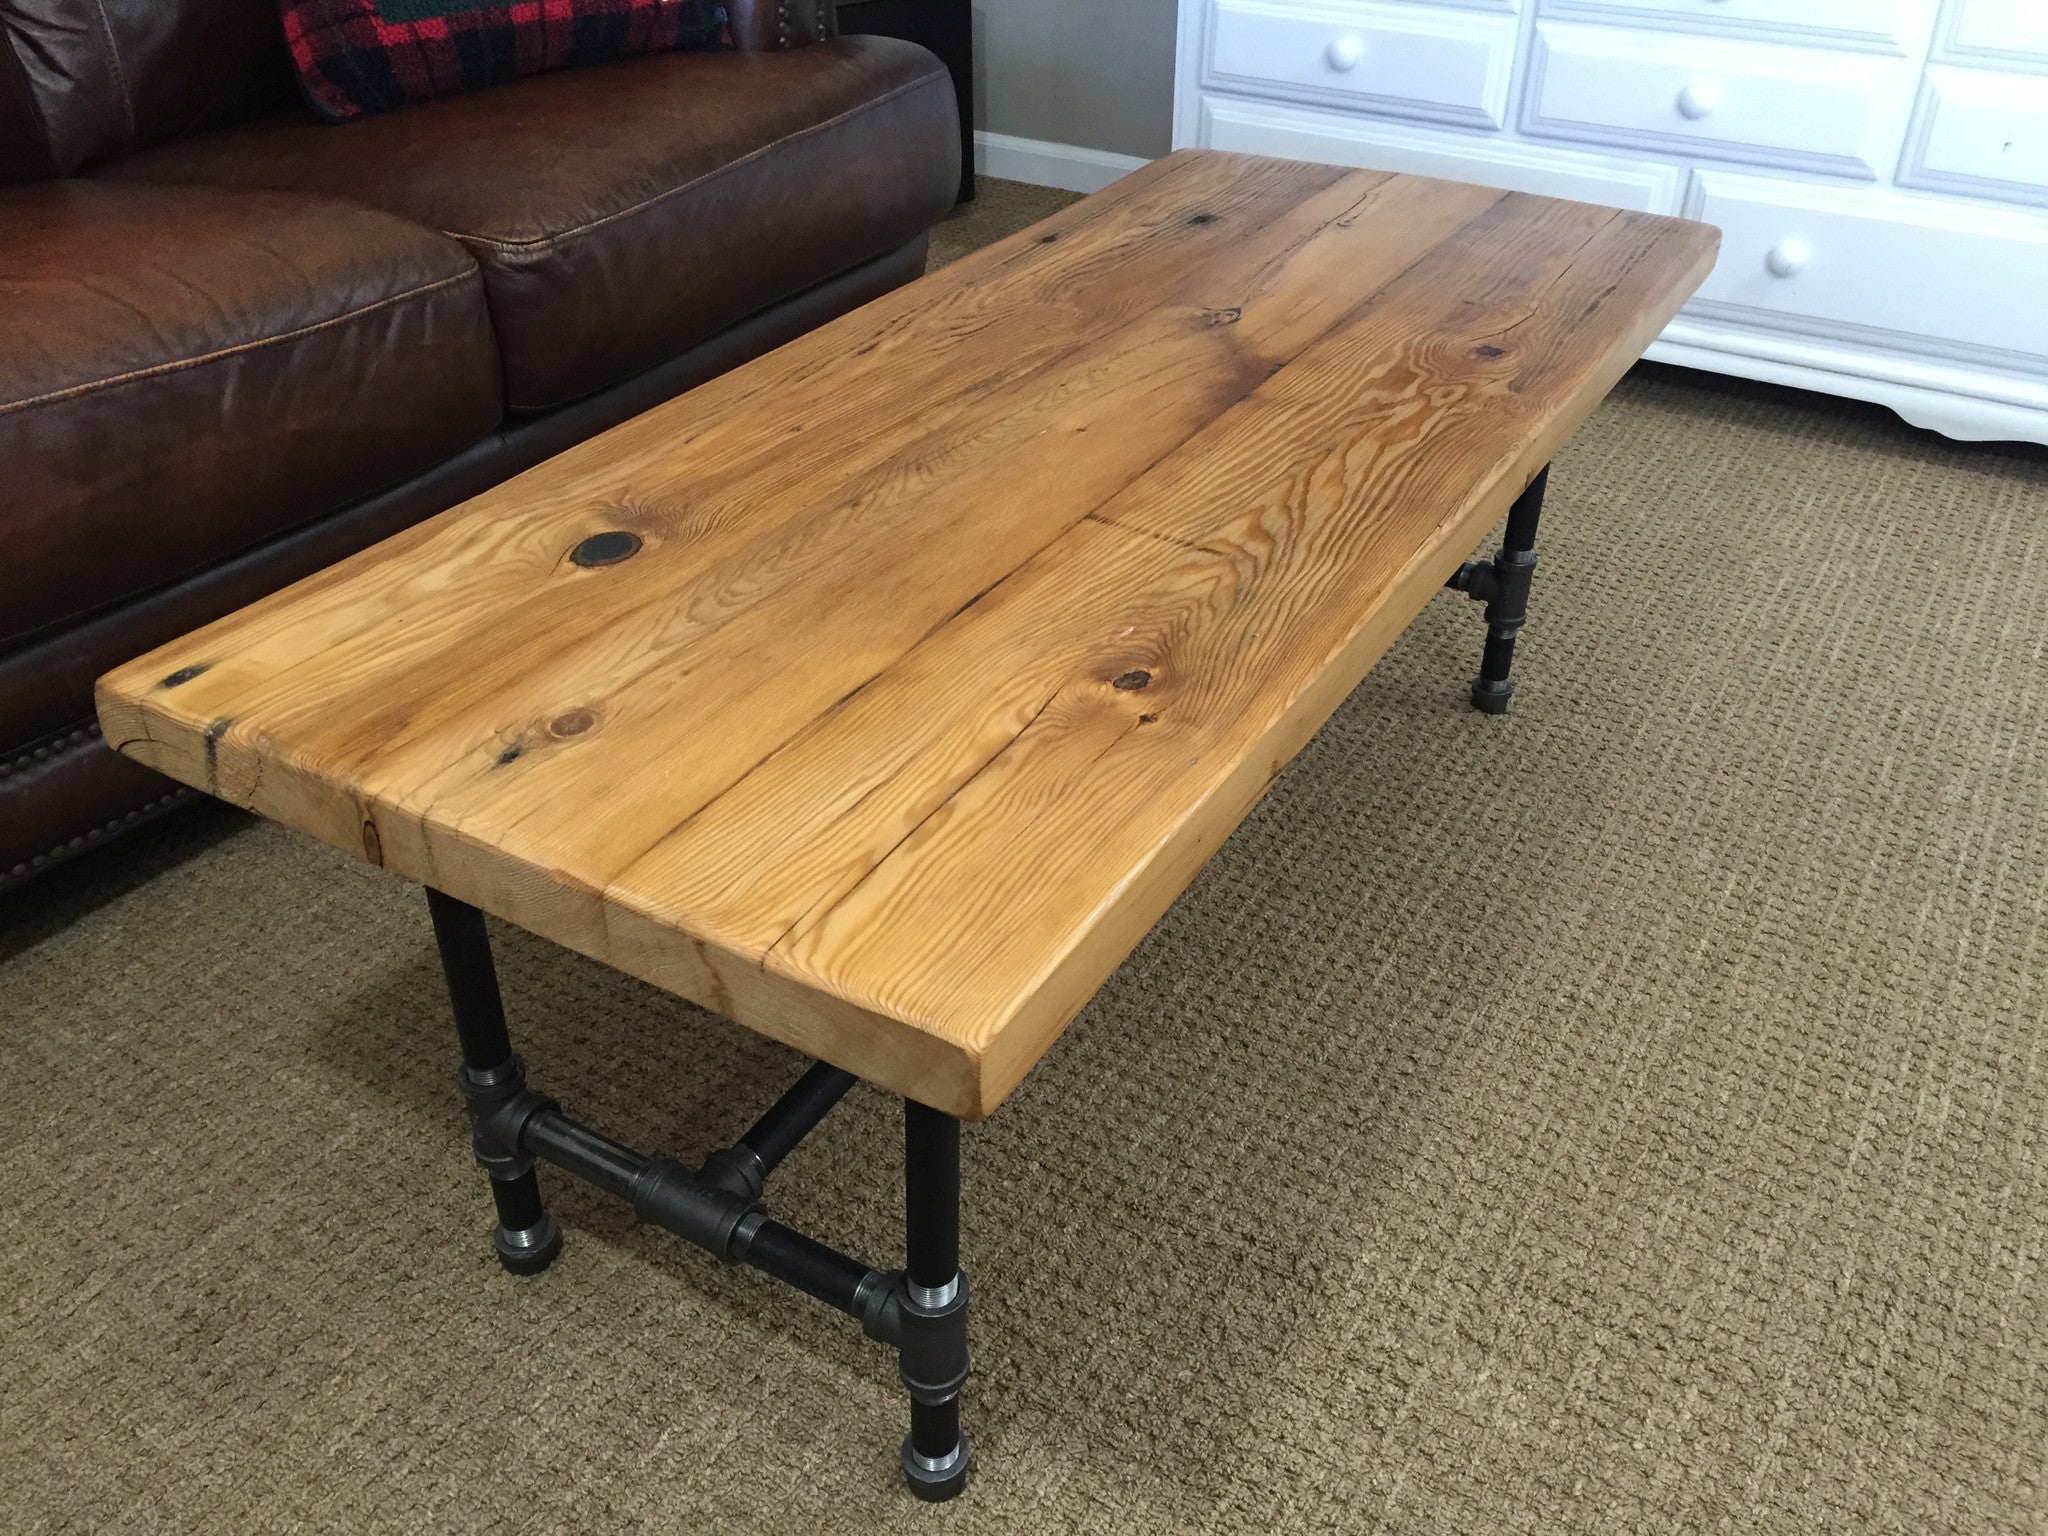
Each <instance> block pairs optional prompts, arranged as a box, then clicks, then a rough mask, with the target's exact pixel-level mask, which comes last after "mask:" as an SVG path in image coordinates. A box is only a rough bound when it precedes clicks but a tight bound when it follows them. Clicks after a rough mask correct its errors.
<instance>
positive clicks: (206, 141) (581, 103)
mask: <svg viewBox="0 0 2048 1536" xmlns="http://www.w3.org/2000/svg"><path fill="white" fill-rule="evenodd" d="M728 10H729V13H730V15H731V19H732V28H733V36H734V42H735V45H736V51H734V52H725V53H715V54H712V53H690V54H669V55H662V56H658V57H651V58H643V59H637V60H633V61H630V62H625V63H619V64H612V65H606V66H602V67H599V68H594V69H586V70H576V71H568V72H564V73H560V74H553V75H541V76H535V77H532V78H529V79H526V80H521V81H519V82H517V83H514V84H510V85H504V86H499V87H497V88H495V89H493V90H488V91H482V92H478V93H476V94H474V95H470V96H461V97H454V98H451V99H448V100H444V101H438V102H434V103H432V104H430V105H426V106H420V107H414V108H410V109H408V110H405V111H401V112H395V113H391V114H389V115H386V116H382V117H372V118H367V119H364V120H361V121H359V122H355V123H351V124H348V125H345V126H341V127H333V126H329V125H326V124H323V123H319V122H317V121H315V120H314V119H313V118H312V116H311V115H310V114H309V113H307V112H306V111H305V110H304V109H303V108H301V107H300V106H299V105H298V98H297V92H296V86H295V83H294V81H293V79H292V77H291V73H290V64H289V62H288V61H287V59H286V57H285V54H284V49H283V43H282V41H281V29H280V26H279V22H278V16H277V6H276V0H0V888H4V887H6V886H7V885H10V884H13V883H17V882H19V881H21V880H23V879H26V878H28V877H30V876H32V875H34V874H36V873H38V872H40V871H41V870H44V869H46V868H48V867H50V866H51V865H53V864H56V863H59V862H61V861H62V860H64V859H66V858H68V857H70V856H72V855H75V854H77V853H79V852H81V851H83V850H84V849H86V848H89V847H91V846H93V845H94V844H96V843H98V842H101V841H103V840H104V839H106V838H108V837H110V836H113V835H114V834H116V833H118V832H120V831H122V830H123V829H125V828H128V827H132V826H134V825H137V824H139V823H140V822H143V821H145V820H147V819H149V818H151V817H153V816H156V815H159V814H161V813H162V812H164V811H166V810H168V809H170V808H171V807H172V806H174V805H176V804H177V803H178V802H179V801H180V800H182V799H184V798H186V797H187V796H188V795H189V794H190V791H187V790H183V789H180V788H178V787H177V786H175V785H173V784H171V783H170V781H169V780H166V779H162V778H159V777H157V776H156V775H155V774H152V773H150V772H148V771H147V770H144V769H142V768H139V767H137V766H135V765H134V764H132V763H129V762H128V761H126V760H125V759H123V758H120V757H117V756H116V755H115V754H114V753H112V752H111V751H109V750H108V749H107V748H106V746H105V745H104V744H103V743H102V742H101V741H100V739H99V736H98V731H97V727H96V726H95V725H94V723H93V711H92V680H93V678H94V677H96V676H97V675H98V674H99V673H101V672H103V671H105V670H106V669H107V668H108V667H109V666H111V665H113V664H114V663H116V662H119V661H122V660H124V659H126V658H128V657H131V656H134V655H136V654H137V653H139V652H141V651H143V650H145V649H148V648H149V647H151V646H154V645H156V644H158V643H160V642H162V641H164V640H167V639H171V638H173V637H175V636H176V635H178V634H180V633H182V632H184V631H185V630H188V629H190V628H192V627H194V626H195V625H198V624H200V623H203V622H204V621H206V620H208V619H210V618H213V617H215V616H217V615H219V614H221V613H225V612H228V611H229V610H231V609H233V608H236V607H238V606H240V605H242V604H244V603H246V602H249V601H250V600H252V599H254V598H256V597H258V596H260V595H261V594H263V593H265V592H268V591H271V590H273V589H275V588H277V587H280V586H282V585H284V584H285V583H287V582H290V581H294V580H296V579H298V578H299V577H301V576H304V575H306V574H308V573H309V572H312V571H314V570H317V569H319V568H320V567H321V566H323V565H326V564H329V563H331V562H333V561H334V560H336V559H339V558H340V557H342V556H343V555H346V554H349V553H351V552H352V551H354V550H357V549H360V548H362V547H363V546H365V545H367V544H370V543H373V542H375V541H376V540H378V539H380V538H383V537H385V536H387V535H389V534H391V533H393V532H395V531H397V530H398V529H400V528H403V527H405V526H406V525H407V524H410V523H413V522H416V521H418V520H419V519H421V518H423V517H426V516H429V515H431V514H432V513H435V512H438V511H440V510H441V509H443V508H444V507H447V506H450V505H452V504H453V503H455V502H457V501H460V500H463V499H464V498H466V497H469V496H471V495H474V494H475V493H476V492H478V491H480V490H482V489H484V488H485V487H487V486H489V485H491V484H493V483H495V482H496V481H499V480H502V479H504V478H506V477H507V476H509V475H512V474H515V473H517V472H518V471H519V470H521V469H524V468H526V467H527V466H529V465H531V464H534V463H536V462H538V461H539V460H541V459H543V458H546V457H548V456H549V455H552V454H554V453H557V452H559V451H560V450H561V449H563V448H565V447H567V446H568V445H569V444H571V443H573V442H575V441H577V440H579V439H581V438H584V437H587V436H589V435H590V434H591V433H593V432H597V431H600V430H602V429H604V428H606V427H608V426H611V425H612V424H614V423H616V422H619V421H622V420H624V419H625V418H627V417H629V416H632V415H635V414H637V413H638V412H640V411H642V410H645V409H646V408H647V407H649V406H651V405H654V404H656V403H658V402H659V401H662V400H664V399H667V398H668V397H669V396H671V395H674V394H676V393H678V392H680V391H682V390H685V389H688V388H689V387H690V386H692V385H693V384H696V383H698V382H700V381H702V380H704V379H706V378H709V377H710V376H712V375H714V374H717V373H719V372H721V371H723V370H725V369H727V368H731V367H733V366H735V365H736V364H738V363H741V362H744V361H745V360H746V359H748V358H750V357H753V356H755V355H756V354H758V353H760V352H763V351H766V350H767V349H769V348H771V347H774V346H776V345H778V344H780V343H781V342H783V341H785V340H787V339H789V338H790V337H792V336H795V335H797V334H799V333H801V332H802V331H805V330H807V329H809V328H811V327H812V326H815V325H818V324H819V323H821V322H822V321H824V320H827V319H829V318H831V317H832V316H834V315H836V314H839V313H840V312H842V311H844V310H847V309H850V308H852V307H854V306H855V305H857V304H860V303H863V302H865V301H866V300H867V299H869V298H872V297H874V296H875V295H877V294H879V293H882V292H884V291H886V290H888V289H890V288H893V287H895V286H897V285H898V284H900V283H903V282H906V281H908V280H909V279H911V278H913V277H915V276H917V275H918V274H919V273H920V272H921V271H923V268H924V254H925V232H926V231H927V230H928V229H929V227H930V226H931V225H932V224H933V223H935V222H936V221H937V220H938V219H939V218H940V217H941V216H942V215H943V214H944V213H945V212H946V211H947V210H948V209H949V208H950V207H951V205H952V203H953V199H954V194H955V191H956V189H957V187H958V184H959V177H960V164H959V156H960V150H959V142H960V141H959V137H958V125H957V117H956V112H955V107H954V95H953V87H952V84H951V82H950V81H949V80H948V78H947V75H946V72H945V70H944V69H943V68H942V67H941V66H940V64H939V62H938V61H937V60H936V59H934V58H933V57H932V56H931V55H930V54H928V53H926V52H924V51H923V50H922V49H919V48H915V47H913V46H911V45H909V44H907V43H901V42H894V41H891V40H888V39H884V38H872V37H859V38H855V37H836V36H833V35H832V33H833V31H834V26H833V22H832V5H831V3H830V0H780V3H777V0H730V3H729V4H728Z"/></svg>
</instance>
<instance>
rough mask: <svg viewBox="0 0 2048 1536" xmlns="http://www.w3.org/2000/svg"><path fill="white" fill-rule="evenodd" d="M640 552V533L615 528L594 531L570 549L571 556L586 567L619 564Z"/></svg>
mask: <svg viewBox="0 0 2048 1536" xmlns="http://www.w3.org/2000/svg"><path fill="white" fill-rule="evenodd" d="M638 553H640V535H639V534H637V533H627V532H626V531H625V530H624V529H622V528H614V529H612V530H611V531H610V532H608V533H593V534H592V535H591V536H590V537H589V538H587V539H585V540H584V541H583V542H582V543H581V544H578V545H577V546H576V547H575V548H574V549H572V550H570V551H569V558H570V560H571V561H573V562H574V563H575V564H577V565H580V566H583V567H585V568H586V569H589V568H592V567H595V566H600V565H617V564H618V563H619V562H620V561H621V560H630V559H631V558H632V557H633V556H634V555H637V554H638Z"/></svg>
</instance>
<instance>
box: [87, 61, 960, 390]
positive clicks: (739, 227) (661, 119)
mask: <svg viewBox="0 0 2048 1536" xmlns="http://www.w3.org/2000/svg"><path fill="white" fill-rule="evenodd" d="M99 174H100V175H102V176H104V177H118V178H121V179H124V180H146V181H155V182H181V183H207V184H213V185H221V186H236V187H281V188H288V189H292V190H296V191H303V192H317V193H322V194H328V195H332V196H337V197H344V198H350V199H354V200H356V201H358V202H362V203H367V204H369V205H371V206H373V207H377V208H381V209H384V210H386V211H388V212H391V213H395V214H399V215H401V216H403V217H405V218H409V219H414V220H417V221H418V222H420V223H421V224H424V225H427V226H429V227H431V228H434V229H437V230H442V231H445V232H447V233H448V234H450V235H452V236H454V237H455V238H456V239H458V240H460V241H462V242H463V244H465V245H466V246H468V247H469V249H470V252H471V253H472V254H473V255H474V257H475V258H476V261H477V263H478V264H479V265H480V266H481V267H482V268H483V271H484V279H485V282H486V284H487V286H488V291H489V294H490V308H491V319H492V322H493V324H494V325H495V326H496V328H497V335H498V344H499V349H500V352H501V353H502V355H503V359H504V368H505V390H506V400H507V403H508V405H509V406H510V407H511V408H512V409H514V410H517V411H542V410H549V409H552V408H554V407H556V406H559V405H563V404H566V403H567V402H569V401H572V400H575V399H579V398H581V397H583V396H585V395H589V394H593V393H595V392H596V391H598V390H600V389H604V388H606V387H608V386H610V385H613V384H616V383H618V382H620V381H622V380H624V379H627V378H630V377H632V376H633V375H634V374H637V373H640V372H642V371H643V370H645V369H647V368H651V367H653V366H655V365H656V364H658V363H660V362H662V361H664V360H666V359H667V358H669V357H672V356H674V355H675V354H676V353H678V352H681V351H683V350H684V349H686V348H688V347H689V346H691V345H693V344H695V343H697V342H699V341H702V340H704V339H705V338H706V337H709V336H711V335H713V334H715V333H716V332H718V331H720V330H723V329H724V328H725V327H726V326H728V325H731V324H732V323H733V322H735V321H737V320H740V319H742V318H744V317H745V316H747V315H749V314H752V313H754V312H755V311H757V310H760V309H763V308H765V307H767V306H768V305H770V304H773V303H775V302H777V301H778V300H781V299H784V298H787V297H789V296H790V295H792V294H795V293H799V292H801V291H802V290H804V289H806V288H809V287H811V286H813V285H814V284H817V283H819V282H823V281H824V280H826V279H828V278H831V277H834V276H837V275H838V274H839V273H842V272H846V271H849V270H851V269H852V268H854V267H856V266H859V265H860V264H861V263H863V262H865V261H868V260H871V259H872V258H874V257H876V256H878V255H880V254H882V253H883V252H884V251H888V250H893V249H895V248H896V247H898V246H901V245H903V244H904V243H905V242H906V241H909V240H911V239H914V238H915V237H916V236H917V235H918V234H920V233H921V232H923V231H924V230H925V229H926V228H928V227H929V226H930V225H932V224H933V223H935V222H937V221H938V219H939V218H941V217H942V216H943V215H944V214H945V213H946V212H947V211H948V210H949V209H950V208H951V206H952V202H953V198H954V195H955V192H956V191H957V188H958V184H959V140H958V127H957V116H956V108H955V106H954V96H953V88H952V84H951V81H950V80H949V79H948V77H947V75H946V72H945V70H944V68H943V67H942V66H941V65H940V64H939V62H938V60H936V59H935V58H933V57H932V56H931V55H930V54H929V53H927V52H925V51H924V50H923V49H921V48H917V47H915V46H913V45H911V44H908V43H903V42H898V41H895V40H893V39H888V38H870V37H859V38H841V39H837V40H835V41H832V42H826V43H820V44H816V45H814V46H811V47H807V48H799V49H792V50H790V51H787V52H779V53H758V54H733V53H681V54H659V55H653V56H649V57H646V58H640V59H631V60H626V61H623V62H620V63H615V64H603V65H597V66H593V67H591V68H588V69H576V70H567V71H564V72H562V73H559V74H549V75H537V76H533V77H531V78H528V79H524V80H517V81H513V82H511V83H509V84H506V85H501V86H497V87H494V88H492V89H490V90H486V91H479V92H477V93H475V94H474V95H468V96H458V97H452V98H449V99H446V100H442V101H434V102H428V103H426V104H424V105H421V106H418V107H411V108H407V109H406V110H405V111H402V112H393V113H388V114H385V115H383V116H379V117H372V118H366V119H364V120H362V121H359V122H353V123H346V124H342V125H340V126H331V125H327V124H322V123H318V122H315V121H313V120H312V119H311V118H308V117H304V116H290V117H279V118H269V119H263V120H260V121H257V122H253V123H245V124H241V125H238V126H236V127H233V128H228V129H223V130H220V131H218V132H214V133H209V134H205V135H201V136H199V137H196V138H192V139H186V140H183V141H181V142H178V143H175V144H167V145H164V146H162V147H160V148H157V149H153V150H147V151H144V152H143V153H141V154H138V155H133V156H130V157H128V158H126V159H124V160H120V161H116V162H114V163H113V164H112V165H110V166H108V167H106V168H105V169H104V170H103V171H101V172H100V173H99Z"/></svg>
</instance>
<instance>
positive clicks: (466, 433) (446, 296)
mask: <svg viewBox="0 0 2048 1536" xmlns="http://www.w3.org/2000/svg"><path fill="white" fill-rule="evenodd" d="M502 415H503V409H502V400H501V395H500V387H499V369H498V359H497V353H496V348H495V344H494V341H493V338H492V335H491V330H490V323H489V317H488V315H487V313H486V310H485V305H484V295H483V283H482V276H481V274H480V273H479V272H478V271H477V268H476V264H475V263H474V262H473V261H471V260H470V258H469V255H468V253H467V252H466V251H465V250H464V249H463V248H462V247H461V246H460V245H458V244H456V243H455V242H454V241H452V240H449V239H447V238H445V237H444V236H441V235H438V234H436V233H434V232H433V231H431V230H427V229H422V228H420V227H418V226H417V225H413V224H408V223H406V222H405V221H403V220H400V219H395V218H392V217H390V216H389V215H387V214H382V213H377V212H373V211H372V210H370V209H367V208H362V207H358V206H355V205H353V204H349V203H344V202H338V201H335V200H332V199H326V198H312V197H306V196H302V195H296V194H282V193H259V192H233V191H222V190H216V189H210V188H196V189H171V188H162V187H148V186H124V185H104V184H98V183H93V182H76V181H72V182H44V183H29V184H24V185H20V186H15V187H10V188H7V189H5V190H4V191H0V464H5V465H7V466H8V478H9V481H10V483H9V485H8V490H7V495H6V496H5V497H4V498H0V538H4V540H5V549H6V558H5V559H0V644H5V643H6V642H8V641H10V640H18V639H20V638H21V637H22V636H24V635H27V634H31V633H34V632H36V631H39V630H44V629H47V628H49V627H51V626H53V625H56V624H59V623H61V622H64V621H68V620H72V619H76V618H78V617H80V616H82V615H84V614H87V613H91V612H93V611H95V610H97V609H101V608H104V607H106V606H108V605H110V604H112V603H116V602H119V601H121V600H123V599H125V598H129V597H132V596H134V595H136V594H138V593H140V592H143V591H146V590H149V589H151V588H154V587H158V586H161V585H163V584H165V583H167V582H171V581H175V580H177V579H178V578H180V577H182V576H184V575H186V574H188V573H190V572H192V571H195V570H199V569H202V568H204V567H206V566H208V565H211V564H213V563H215V562H217V561H219V560H222V559H225V558H227V557H229V556H231V555H233V554H235V553H237V552H239V551H241V550H244V549H247V548H249V547H251V546H253V545H255V544H258V543H261V542H263V541H264V540H266V539H269V538H272V537H274V536H276V535H277V534H278V533H280V532H282V531H285V530H287V529H290V528H292V527H295V526H297V525H300V524H304V523H309V522H313V521H315V520H317V519H319V518H321V517H323V516H326V515H327V514H328V513H330V512H332V511H334V510H336V509H337V508H340V507H343V506H346V505H348V504H349V503H351V502H354V501H359V500H361V499H362V498H363V497H365V496H368V495H372V494H374V493H375V492H377V491H380V490H382V489H384V488H385V487H387V486H391V485H395V484H397V483H399V482H401V481H404V480H406V479H409V478H410V477H412V476H413V475H416V474H418V473H420V472H421V471H422V470H425V469H427V468H429V467H431V466H432V465H434V464H436V463H438V462H439V461H440V460H442V459H444V458H446V457H448V456H449V455H450V454H453V453H455V452H458V451H459V450H461V449H462V448H464V447H466V446H467V445H468V444H470V443H472V442H475V441H477V440H478V439H480V438H482V437H484V436H486V435H487V434H488V433H489V432H490V431H491V430H492V428H493V427H495V426H496V425H497V423H498V421H499V420H500V419H501V417H502Z"/></svg>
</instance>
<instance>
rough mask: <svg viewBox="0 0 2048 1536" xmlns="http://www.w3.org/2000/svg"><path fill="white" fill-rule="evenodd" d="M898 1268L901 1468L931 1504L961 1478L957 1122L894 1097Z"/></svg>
mask: <svg viewBox="0 0 2048 1536" xmlns="http://www.w3.org/2000/svg"><path fill="white" fill-rule="evenodd" d="M903 1153H904V1159H903V1194H904V1232H905V1241H904V1250H905V1251H904V1258H905V1261H906V1262H905V1264H904V1270H903V1275H902V1277H901V1279H900V1281H899V1285H900V1287H901V1289H900V1291H899V1293H898V1295H897V1297H896V1298H895V1300H896V1303H897V1306H898V1307H899V1309H900V1312H901V1318H902V1338H901V1345H900V1348H901V1350H902V1370H903V1384H904V1386H905V1387H906V1388H908V1389H909V1392H910V1434H909V1436H908V1437H907V1438H906V1439H905V1440H904V1442H903V1475H904V1477H905V1478H906V1479H907V1480H908V1482H909V1484H910V1491H911V1492H912V1493H914V1494H916V1495H917V1496H918V1497H919V1498H921V1499H926V1500H929V1501H931V1502H933V1503H937V1502H939V1501H941V1500H944V1499H950V1498H953V1497H954V1496H956V1495H957V1494H958V1493H959V1492H960V1491H961V1490H962V1489H963V1488H965V1487H966V1486H967V1462H968V1450H967V1437H966V1436H965V1435H963V1434H961V1433H960V1387H961V1384H962V1383H964V1382H965V1381H966V1380H967V1373H968V1370H969V1360H968V1355H967V1277H966V1276H965V1275H963V1274H961V1273H960V1122H959V1121H958V1120H955V1119H954V1118H953V1117H952V1116H951V1115H948V1114H942V1113H941V1112H940V1111H938V1110H936V1109H927V1108H926V1107H925V1106H924V1105H922V1104H918V1103H916V1102H914V1101H912V1100H909V1099H906V1100H904V1102H903Z"/></svg>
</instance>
